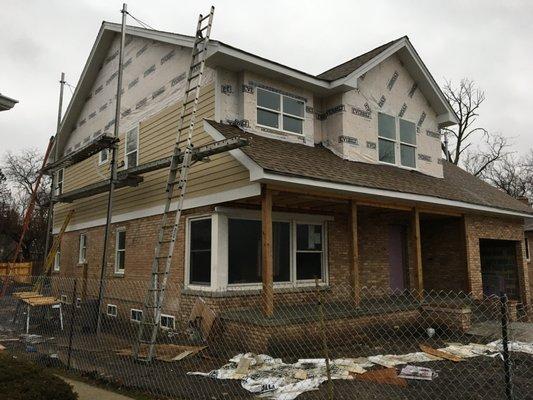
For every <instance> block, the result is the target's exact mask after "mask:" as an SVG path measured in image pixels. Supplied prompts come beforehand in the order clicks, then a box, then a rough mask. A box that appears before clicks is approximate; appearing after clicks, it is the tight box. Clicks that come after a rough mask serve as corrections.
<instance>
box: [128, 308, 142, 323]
mask: <svg viewBox="0 0 533 400" xmlns="http://www.w3.org/2000/svg"><path fill="white" fill-rule="evenodd" d="M134 311H135V312H139V313H141V319H134V318H133V312H134ZM142 318H143V310H141V309H139V308H130V321H131V322H135V323H137V324H140V323H141V321H142Z"/></svg>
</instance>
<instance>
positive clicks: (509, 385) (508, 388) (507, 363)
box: [500, 292, 514, 400]
mask: <svg viewBox="0 0 533 400" xmlns="http://www.w3.org/2000/svg"><path fill="white" fill-rule="evenodd" d="M500 306H501V307H500V310H501V317H502V318H501V319H502V356H503V370H504V376H505V396H506V398H507V400H514V395H513V382H512V378H511V360H510V358H509V314H508V307H507V295H506V294H505V293H503V292H502V293H501V295H500Z"/></svg>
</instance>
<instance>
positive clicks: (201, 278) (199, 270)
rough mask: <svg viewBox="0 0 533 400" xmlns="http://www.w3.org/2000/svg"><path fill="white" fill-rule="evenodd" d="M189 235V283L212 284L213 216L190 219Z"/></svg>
mask: <svg viewBox="0 0 533 400" xmlns="http://www.w3.org/2000/svg"><path fill="white" fill-rule="evenodd" d="M189 235H190V238H189V258H190V260H189V266H190V268H189V283H190V284H194V285H210V284H211V218H204V219H196V220H192V221H190V225H189Z"/></svg>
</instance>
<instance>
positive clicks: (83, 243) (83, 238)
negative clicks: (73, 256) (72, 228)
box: [78, 233, 87, 264]
mask: <svg viewBox="0 0 533 400" xmlns="http://www.w3.org/2000/svg"><path fill="white" fill-rule="evenodd" d="M86 261H87V235H86V234H85V233H81V234H80V246H79V252H78V264H84V263H85V262H86Z"/></svg>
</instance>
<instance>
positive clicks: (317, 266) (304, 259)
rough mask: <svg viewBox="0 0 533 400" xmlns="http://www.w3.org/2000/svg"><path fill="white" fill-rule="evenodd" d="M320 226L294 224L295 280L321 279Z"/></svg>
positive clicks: (321, 251)
mask: <svg viewBox="0 0 533 400" xmlns="http://www.w3.org/2000/svg"><path fill="white" fill-rule="evenodd" d="M323 258H324V252H323V239H322V225H311V224H296V279H297V280H299V281H302V280H311V279H313V280H314V279H316V278H318V279H322V278H323V268H322V265H323V263H324V262H323Z"/></svg>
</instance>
